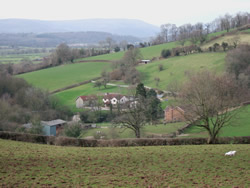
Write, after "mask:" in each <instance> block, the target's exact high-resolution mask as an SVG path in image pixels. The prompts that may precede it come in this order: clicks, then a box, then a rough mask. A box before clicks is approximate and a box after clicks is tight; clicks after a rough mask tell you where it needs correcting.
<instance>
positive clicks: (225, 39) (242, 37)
mask: <svg viewBox="0 0 250 188" xmlns="http://www.w3.org/2000/svg"><path fill="white" fill-rule="evenodd" d="M236 36H238V37H239V39H240V41H239V43H248V44H249V43H250V35H247V34H239V35H228V36H227V35H226V36H223V37H220V38H218V39H216V40H213V41H211V42H208V43H206V44H204V45H202V48H203V49H207V48H209V47H210V46H213V44H214V43H218V44H220V45H221V44H222V42H227V43H228V44H229V45H232V42H231V40H232V39H233V38H234V37H236Z"/></svg>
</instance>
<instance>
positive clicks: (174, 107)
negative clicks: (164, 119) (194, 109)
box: [165, 106, 185, 112]
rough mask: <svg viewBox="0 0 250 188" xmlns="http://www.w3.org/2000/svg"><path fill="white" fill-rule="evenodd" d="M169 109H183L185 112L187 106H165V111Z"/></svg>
mask: <svg viewBox="0 0 250 188" xmlns="http://www.w3.org/2000/svg"><path fill="white" fill-rule="evenodd" d="M169 109H179V110H182V111H184V112H185V107H183V106H167V107H166V108H165V111H167V110H169Z"/></svg>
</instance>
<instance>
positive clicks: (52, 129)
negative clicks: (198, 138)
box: [23, 93, 185, 136]
mask: <svg viewBox="0 0 250 188" xmlns="http://www.w3.org/2000/svg"><path fill="white" fill-rule="evenodd" d="M98 100H101V102H102V103H103V106H104V107H109V106H110V105H112V106H113V107H117V105H118V104H120V105H123V104H129V105H134V104H135V103H136V100H135V98H134V97H130V96H125V95H121V94H116V93H111V94H110V93H107V94H105V95H103V96H95V95H90V96H79V97H78V98H77V99H76V107H77V108H86V107H94V106H95V105H96V103H97V101H98ZM184 113H185V110H184V108H182V107H179V106H176V107H173V106H167V107H166V109H165V110H164V121H165V122H166V123H170V122H179V121H185V118H184V116H183V114H184ZM78 116H79V115H78ZM78 116H74V117H73V121H80V117H78ZM74 118H75V119H74ZM66 124H67V122H66V121H64V120H61V119H56V120H52V121H41V125H42V126H43V133H44V135H47V136H57V135H59V134H60V132H61V131H62V130H63V127H64V125H66ZM23 126H24V127H25V128H31V126H32V124H31V123H28V124H24V125H23ZM91 128H95V127H91Z"/></svg>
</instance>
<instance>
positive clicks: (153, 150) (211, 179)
mask: <svg viewBox="0 0 250 188" xmlns="http://www.w3.org/2000/svg"><path fill="white" fill-rule="evenodd" d="M0 149H1V152H0V159H1V160H0V186H1V187H168V186H169V187H249V186H250V179H249V174H250V169H249V162H250V159H249V156H250V150H249V145H201V146H159V147H124V148H119V147H118V148H76V147H59V146H48V145H39V144H31V143H23V142H15V141H7V140H0ZM230 150H236V151H237V153H236V155H235V156H233V157H228V156H224V153H225V152H228V151H230Z"/></svg>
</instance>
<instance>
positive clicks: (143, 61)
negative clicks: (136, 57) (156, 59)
mask: <svg viewBox="0 0 250 188" xmlns="http://www.w3.org/2000/svg"><path fill="white" fill-rule="evenodd" d="M141 62H142V63H144V64H148V63H150V60H149V59H143V60H141Z"/></svg>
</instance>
